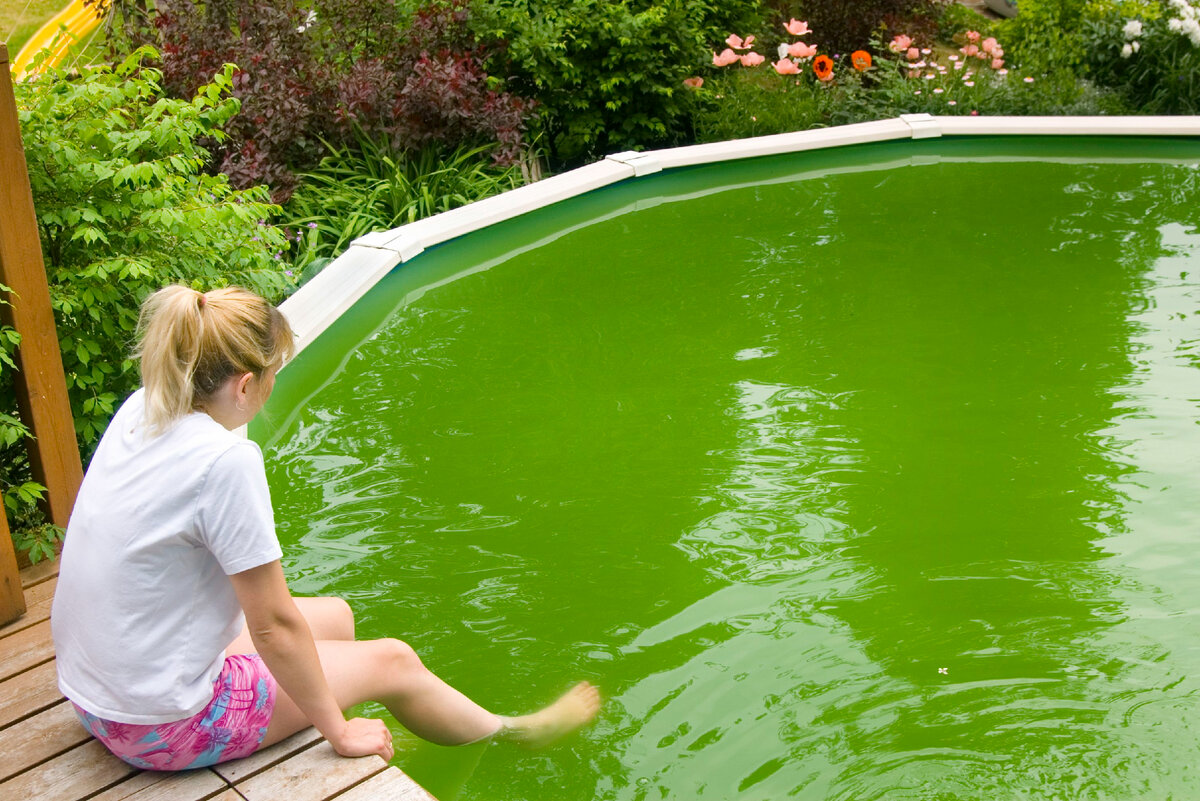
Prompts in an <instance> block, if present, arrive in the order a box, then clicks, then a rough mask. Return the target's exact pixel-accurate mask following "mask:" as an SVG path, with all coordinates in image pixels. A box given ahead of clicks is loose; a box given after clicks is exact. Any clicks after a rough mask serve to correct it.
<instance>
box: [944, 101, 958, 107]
mask: <svg viewBox="0 0 1200 801" xmlns="http://www.w3.org/2000/svg"><path fill="white" fill-rule="evenodd" d="M946 105H947V106H957V105H958V101H957V100H947V101H946Z"/></svg>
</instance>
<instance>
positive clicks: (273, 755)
mask: <svg viewBox="0 0 1200 801" xmlns="http://www.w3.org/2000/svg"><path fill="white" fill-rule="evenodd" d="M320 739H321V735H320V733H319V732H318V731H317V730H316V729H314V728H313V727H311V726H309V727H308V728H307V729H305V730H304V731H302V732H297V733H296V734H293V735H292V736H291V737H289V738H287V739H286V740H281V741H279V742H277V743H275V745H273V746H271V747H270V748H264V749H263V750H262V751H258V752H256V753H253V754H251V755H250V756H248V757H246V758H245V759H238V760H235V761H233V762H223V763H221V764H220V765H213V770H215V771H216V772H217V773H218V774H219V775H220V776H221V778H223V779H224V780H225V781H227V782H229V783H230V784H233V785H236V784H237V783H238V782H240V781H244V780H246V779H248V778H250V777H251V776H253V775H254V774H256V773H261V772H262V771H264V770H266V769H267V768H269V767H271V766H272V765H276V764H278V763H280V762H283V761H284V760H285V759H287V758H288V757H290V756H293V755H294V754H298V753H299V752H301V751H303V750H304V749H306V748H308V747H310V746H311V745H313V744H314V743H317V742H319V741H320Z"/></svg>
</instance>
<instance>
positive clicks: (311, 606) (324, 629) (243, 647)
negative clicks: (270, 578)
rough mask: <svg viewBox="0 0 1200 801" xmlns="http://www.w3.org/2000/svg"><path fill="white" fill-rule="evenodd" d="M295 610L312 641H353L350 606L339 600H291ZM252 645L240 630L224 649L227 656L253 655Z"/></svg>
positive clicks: (247, 635) (247, 634) (248, 636)
mask: <svg viewBox="0 0 1200 801" xmlns="http://www.w3.org/2000/svg"><path fill="white" fill-rule="evenodd" d="M292 600H294V601H295V602H296V608H297V609H299V610H300V614H302V615H304V619H305V620H306V621H307V622H308V627H309V629H311V630H312V635H313V639H314V640H353V639H354V612H353V611H351V609H350V604H348V603H346V602H345V601H343V600H342V599H341V598H293V599H292ZM255 650H256V649H255V648H254V643H253V642H252V641H251V640H250V632H249V631H247V630H246V629H245V628H242V633H241V634H239V635H238V636H237V637H235V638H234V640H233V642H231V643H230V644H229V647H228V648H226V649H225V653H226V654H227V655H230V656H232V655H233V654H252V653H255Z"/></svg>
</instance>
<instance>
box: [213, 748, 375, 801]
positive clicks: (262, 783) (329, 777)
mask: <svg viewBox="0 0 1200 801" xmlns="http://www.w3.org/2000/svg"><path fill="white" fill-rule="evenodd" d="M386 768H387V763H386V762H384V761H383V760H382V759H380V758H379V757H377V756H369V757H361V758H359V759H347V758H346V757H343V756H339V755H338V753H337V752H336V751H334V750H333V746H331V745H330V744H329V743H327V742H324V741H322V742H321V743H318V744H317V745H315V746H313V747H312V748H309V749H307V750H305V751H301V752H300V753H298V754H296V755H295V756H293V757H291V758H290V759H288V760H286V761H285V762H281V763H279V764H278V765H274V766H272V767H271V768H268V769H267V770H265V771H263V772H262V773H259V774H258V775H256V776H253V777H251V778H249V779H247V780H246V781H244V782H239V783H235V784H234V788H235V789H236V790H237V791H238V792H239V793H240V794H241V795H242V797H243V798H245V799H246V801H281V799H287V801H326V799H328V798H330V797H331V796H333V795H335V794H336V793H337V792H338V791H340V790H343V789H345V788H347V787H351V786H353V785H355V784H357V783H359V782H361V781H364V780H366V779H369V778H370V777H372V776H374V775H376V774H378V773H382V772H383V771H384V770H385V769H386Z"/></svg>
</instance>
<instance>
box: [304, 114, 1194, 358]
mask: <svg viewBox="0 0 1200 801" xmlns="http://www.w3.org/2000/svg"><path fill="white" fill-rule="evenodd" d="M943 136H1200V116H1190V117H934V116H932V115H929V114H906V115H903V116H901V117H899V118H897V119H891V120H880V121H877V122H864V123H858V124H855V125H844V126H839V127H836V128H824V129H818V130H811V131H799V132H796V133H788V134H778V135H775V136H762V137H756V138H753V139H738V140H733V141H729V142H714V143H711V144H703V145H690V146H687V147H678V148H670V149H667V150H651V151H645V152H640V153H638V152H626V153H618V154H615V155H611V156H608V157H606V158H605V159H603V160H601V161H598V162H596V163H594V164H589V165H587V166H586V167H580V168H578V169H575V170H571V171H570V172H565V173H562V174H560V175H556V176H553V177H551V178H547V179H545V180H543V181H539V182H538V183H535V184H530V185H528V186H523V187H521V188H519V189H515V190H512V191H511V192H506V193H504V194H502V195H497V196H495V197H491V198H488V199H486V200H481V201H478V202H476V203H472V204H470V205H467V206H463V207H461V208H458V209H454V210H452V211H447V212H443V213H441V214H438V215H435V216H433V217H428V218H426V219H424V220H419V221H417V222H415V223H411V224H409V225H405V226H401V227H400V228H395V229H392V230H390V231H376V232H373V233H370V234H367V235H366V236H363V237H360V238H359V239H356V240H355V241H354V242H353V243H351V245H350V247H349V248H348V249H347V250H346V252H345V253H343V254H342V255H341V256H339V257H338V258H337V259H335V260H334V261H333V262H332V263H331V264H330V265H329V266H328V267H326V268H325V269H324V270H322V271H321V273H320V274H319V275H318V276H317V277H316V278H314V279H313V280H312V281H310V282H309V283H307V284H305V285H304V286H303V287H302V288H301V289H300V290H299V291H297V292H296V294H295V295H293V296H292V297H290V298H288V300H286V301H285V302H284V303H283V304H282V305H281V307H280V308H281V309H282V311H283V312H284V314H285V315H286V316H287V318H288V320H289V321H290V322H291V324H292V328H293V329H294V330H295V331H296V335H297V343H296V345H297V351H299V350H302V349H304V348H305V347H306V346H308V345H309V344H311V343H312V342H313V341H314V340H315V339H316V338H317V337H318V336H320V335H321V333H322V332H323V331H325V329H327V328H328V327H329V326H330V325H332V324H333V323H334V321H336V320H337V319H338V317H340V316H341V315H342V314H343V313H345V312H346V311H347V310H348V309H349V308H350V307H351V306H353V305H354V304H355V303H356V302H357V301H358V300H359V299H360V298H361V297H362V296H363V295H364V294H366V292H367V291H368V290H369V289H370V288H371V287H373V286H374V285H375V284H376V283H378V282H379V281H380V280H381V279H382V278H383V277H384V276H386V275H387V274H388V273H389V272H390V271H391V270H392V269H393V268H394V267H396V266H397V265H399V264H401V263H403V262H406V261H408V260H410V259H412V258H414V257H416V256H417V255H419V254H420V253H421V252H422V251H423V250H425V249H426V248H429V247H433V246H434V245H437V244H440V243H443V242H446V241H448V240H451V239H454V238H456V237H459V236H462V235H463V234H467V233H470V232H472V231H477V230H479V229H481V228H486V227H487V226H490V225H493V224H495V223H498V222H502V221H504V220H508V219H511V218H513V217H517V216H519V215H522V214H525V213H527V212H531V211H535V210H537V209H540V208H544V207H546V206H549V205H551V204H554V203H558V202H560V201H563V200H566V199H568V198H572V197H575V196H577V195H582V194H584V193H586V192H590V191H592V190H594V189H599V188H601V187H604V186H608V185H609V184H614V183H617V182H618V181H624V180H626V179H628V178H636V177H640V176H642V175H650V174H653V173H657V172H660V171H662V170H665V169H673V168H677V167H688V166H695V165H700V164H710V163H714V162H720V161H733V160H737V159H747V158H754V157H757V156H771V155H779V154H783V153H796V152H801V151H805V150H820V149H825V148H835V147H843V146H846V145H860V144H866V143H871V142H885V141H890V140H900V139H930V138H938V137H943Z"/></svg>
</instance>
